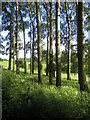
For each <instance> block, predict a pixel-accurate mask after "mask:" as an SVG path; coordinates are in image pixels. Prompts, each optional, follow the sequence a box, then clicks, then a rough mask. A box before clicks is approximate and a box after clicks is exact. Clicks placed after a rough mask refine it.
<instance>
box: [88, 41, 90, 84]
mask: <svg viewBox="0 0 90 120" xmlns="http://www.w3.org/2000/svg"><path fill="white" fill-rule="evenodd" d="M88 42H89V41H88ZM88 76H89V77H90V42H89V44H88ZM89 82H90V80H89Z"/></svg>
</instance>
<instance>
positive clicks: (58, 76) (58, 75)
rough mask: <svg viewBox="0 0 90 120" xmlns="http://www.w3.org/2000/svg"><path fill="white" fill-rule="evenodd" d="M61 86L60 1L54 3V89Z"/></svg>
mask: <svg viewBox="0 0 90 120" xmlns="http://www.w3.org/2000/svg"><path fill="white" fill-rule="evenodd" d="M58 86H59V87H60V86H61V59H60V1H58V2H56V87H58Z"/></svg>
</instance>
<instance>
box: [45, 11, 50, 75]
mask: <svg viewBox="0 0 90 120" xmlns="http://www.w3.org/2000/svg"><path fill="white" fill-rule="evenodd" d="M48 23H49V19H48V12H47V52H46V76H48V46H49V45H48V43H49V26H48Z"/></svg>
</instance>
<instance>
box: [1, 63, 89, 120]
mask: <svg viewBox="0 0 90 120" xmlns="http://www.w3.org/2000/svg"><path fill="white" fill-rule="evenodd" d="M5 63H6V61H5V62H4V63H3V68H6V67H5V65H4V64H5ZM22 70H23V69H22ZM71 77H72V79H71V81H69V80H67V79H66V78H67V76H66V74H65V73H62V82H61V88H56V87H55V84H56V81H55V80H56V79H55V78H54V80H53V85H49V77H48V76H47V77H46V76H45V72H44V75H43V85H38V75H37V70H36V73H35V74H34V75H30V73H29V72H28V73H27V74H26V75H25V74H24V73H23V72H21V73H20V74H19V75H17V74H16V73H13V72H12V71H8V70H5V69H3V70H2V92H3V96H2V98H3V102H2V103H3V104H2V105H3V116H4V117H8V118H16V119H18V118H19V119H21V118H22V117H24V118H26V117H30V119H31V118H32V119H33V118H42V119H46V120H49V119H55V118H62V119H63V118H68V119H70V118H72V119H75V118H83V119H85V120H86V119H87V120H88V119H89V118H90V114H89V113H90V93H88V94H87V93H85V92H83V93H82V95H81V93H80V87H79V84H78V80H77V75H76V77H74V75H73V74H72V76H71Z"/></svg>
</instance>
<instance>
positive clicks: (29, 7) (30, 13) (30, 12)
mask: <svg viewBox="0 0 90 120" xmlns="http://www.w3.org/2000/svg"><path fill="white" fill-rule="evenodd" d="M28 9H29V15H30V21H31V27H33V44H31V47H32V74H34V39H35V27H34V23H33V20H32V11H31V6H30V4H28ZM31 35H32V34H31ZM31 42H32V41H31Z"/></svg>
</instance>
